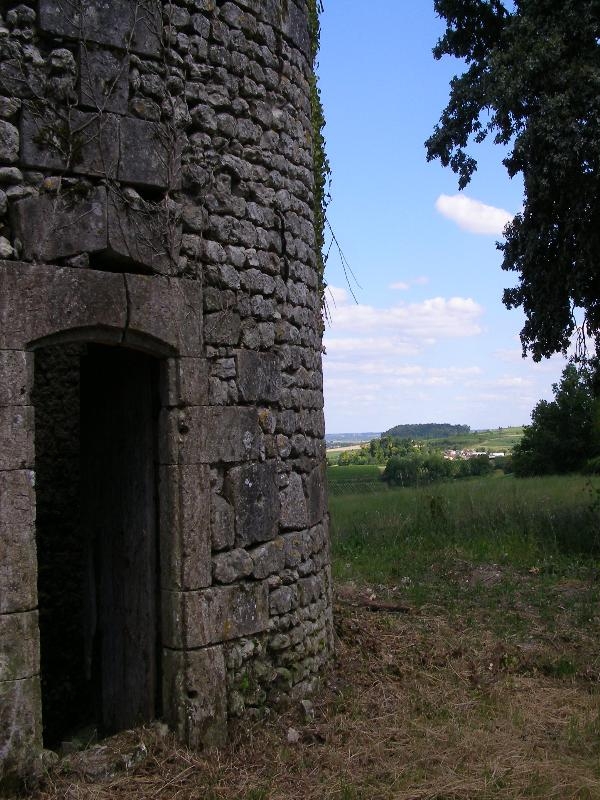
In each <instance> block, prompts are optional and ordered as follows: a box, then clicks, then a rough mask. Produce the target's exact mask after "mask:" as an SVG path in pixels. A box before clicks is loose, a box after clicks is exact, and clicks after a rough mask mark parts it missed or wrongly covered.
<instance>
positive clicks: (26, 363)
mask: <svg viewBox="0 0 600 800" xmlns="http://www.w3.org/2000/svg"><path fill="white" fill-rule="evenodd" d="M32 386H33V354H32V353H28V352H26V351H25V350H0V406H26V405H29V404H30V393H31V388H32Z"/></svg>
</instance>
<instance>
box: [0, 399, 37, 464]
mask: <svg viewBox="0 0 600 800" xmlns="http://www.w3.org/2000/svg"><path fill="white" fill-rule="evenodd" d="M33 426H34V421H33V407H32V406H2V407H0V470H22V469H31V468H32V467H33V462H34V449H33V448H34V444H33V441H34V440H33V434H34V429H33Z"/></svg>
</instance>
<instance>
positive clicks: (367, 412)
mask: <svg viewBox="0 0 600 800" xmlns="http://www.w3.org/2000/svg"><path fill="white" fill-rule="evenodd" d="M321 26H322V33H321V53H320V56H319V76H320V86H321V92H322V98H323V104H324V108H325V116H326V119H327V127H326V129H325V134H326V139H327V151H328V155H329V159H330V162H331V167H332V170H333V181H332V187H331V193H332V197H333V200H332V203H331V205H330V207H329V210H328V217H329V220H330V222H331V225H332V227H333V229H334V231H335V234H336V236H337V238H338V240H339V241H340V243H341V245H342V248H343V250H344V253H345V255H346V257H347V259H348V261H349V262H350V264H351V266H352V269H353V271H354V273H355V275H356V278H357V281H358V284H359V285H360V287H359V286H357V285H356V284H355V283H353V282H352V283H351V286H352V290H353V292H354V294H355V296H356V300H357V301H358V304H356V303H355V301H354V299H353V298H352V296H351V294H350V292H349V288H348V285H347V283H346V280H345V277H344V273H343V270H342V265H341V262H340V259H339V258H338V257H337V255H336V253H335V249H332V251H331V256H330V258H329V261H328V264H327V269H326V280H327V282H328V284H329V286H330V290H329V291H328V295H327V299H328V305H329V309H330V313H331V323H330V325H328V327H327V330H326V332H325V347H326V350H327V355H326V357H325V359H324V371H325V417H326V426H327V431H328V432H329V433H335V432H350V431H379V430H385V429H386V428H389V427H391V426H392V425H397V424H402V423H415V422H450V423H455V424H458V423H460V424H467V425H470V426H471V427H472V428H487V427H498V426H507V425H520V424H523V423H527V422H529V419H530V413H531V410H532V408H533V406H534V405H535V404H536V402H537V401H538V400H539V399H541V398H542V397H545V398H551V397H552V391H551V385H552V383H553V382H555V381H557V380H558V379H559V377H560V373H561V371H562V368H563V366H564V360H563V359H561V358H560V357H555V358H553V359H551V360H550V361H545V362H542V363H541V364H537V365H536V364H534V363H533V361H532V360H531V359H526V360H523V359H522V358H521V348H520V342H519V339H518V334H519V331H520V329H521V327H522V323H523V317H522V314H521V312H520V311H518V310H517V311H508V310H507V309H506V308H505V307H504V306H503V305H502V302H501V296H502V290H503V288H504V287H505V286H508V285H510V284H511V283H513V282H514V276H513V275H510V274H508V273H505V272H503V271H502V270H501V269H500V263H501V253H500V252H499V251H498V250H497V249H496V246H495V242H496V241H497V240H498V239H500V238H501V231H502V228H503V226H504V223H505V222H506V220H508V219H510V217H511V216H512V215H513V214H514V213H516V212H517V211H518V210H519V209H520V207H521V204H522V187H521V184H520V182H519V181H518V180H513V181H511V180H509V178H508V177H507V175H506V172H505V170H504V167H503V166H502V163H501V161H502V151H501V150H500V149H499V148H498V147H497V146H495V145H493V144H487V143H486V144H484V145H481V146H478V147H477V148H476V149H474V151H473V152H474V154H475V156H476V157H477V159H478V162H479V169H478V171H477V173H476V174H475V176H474V178H473V180H472V181H471V183H470V184H469V186H468V187H467V189H466V190H465V191H464V192H462V193H459V192H458V187H457V180H456V176H455V175H454V173H453V172H452V171H451V170H449V169H443V168H442V167H441V166H440V164H439V162H433V163H430V164H428V163H427V161H426V157H425V149H424V146H423V142H424V141H425V139H426V138H427V137H428V136H429V135H430V133H431V131H432V129H433V126H434V124H435V123H436V122H437V120H438V119H439V116H440V113H441V111H442V109H443V108H444V106H445V104H446V101H447V97H448V83H449V80H450V78H451V77H452V76H453V75H454V74H456V72H457V71H460V69H461V65H460V64H459V62H456V61H453V60H451V59H444V60H443V61H441V62H439V61H435V60H434V59H433V56H432V54H431V50H432V48H433V46H434V44H435V42H436V41H437V39H438V37H439V35H440V34H441V33H442V31H443V26H442V23H441V21H440V20H439V19H437V18H436V16H435V14H434V11H433V0H418V1H417V2H414V3H409V2H402V1H400V2H399V1H398V0H373V2H371V3H368V4H365V3H364V2H359V0H325V13H324V14H323V15H322V17H321Z"/></svg>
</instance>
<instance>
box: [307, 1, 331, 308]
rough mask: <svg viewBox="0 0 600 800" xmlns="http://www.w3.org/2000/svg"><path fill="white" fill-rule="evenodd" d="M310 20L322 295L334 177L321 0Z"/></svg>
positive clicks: (313, 7) (311, 7)
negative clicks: (323, 85) (321, 66)
mask: <svg viewBox="0 0 600 800" xmlns="http://www.w3.org/2000/svg"><path fill="white" fill-rule="evenodd" d="M308 10H309V24H310V35H311V42H312V59H313V70H312V73H311V84H310V102H311V113H312V133H313V173H314V217H315V236H316V251H317V271H318V274H319V289H320V292H321V299H323V293H324V291H325V278H324V271H325V260H324V257H323V249H324V245H325V221H326V211H327V205H328V203H329V192H328V190H327V186H328V183H329V182H330V179H331V168H330V166H329V159H328V158H327V152H326V149H325V137H324V135H323V129H324V127H325V116H324V114H323V104H322V102H321V91H320V89H319V80H318V77H317V71H316V70H317V66H318V64H317V55H318V53H319V43H320V32H321V26H320V22H319V14H320V12H322V11H323V3H322V2H321V0H309V3H308Z"/></svg>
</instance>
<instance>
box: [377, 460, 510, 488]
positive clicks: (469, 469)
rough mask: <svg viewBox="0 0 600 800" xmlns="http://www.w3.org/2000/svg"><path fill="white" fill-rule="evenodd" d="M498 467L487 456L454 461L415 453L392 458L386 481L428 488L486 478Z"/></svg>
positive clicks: (384, 473) (399, 484)
mask: <svg viewBox="0 0 600 800" xmlns="http://www.w3.org/2000/svg"><path fill="white" fill-rule="evenodd" d="M496 466H497V467H500V466H501V465H500V463H498V464H496V461H492V460H490V458H489V457H488V456H487V455H482V456H474V457H473V458H464V459H463V458H460V459H457V460H456V461H451V460H450V459H448V458H444V457H443V456H441V455H439V453H415V452H413V453H410V454H407V455H404V456H394V457H393V458H390V460H389V461H388V463H387V465H386V467H385V470H384V471H383V475H382V478H383V480H384V481H387V483H388V484H389V485H390V486H405V487H408V486H425V485H427V484H430V483H437V482H439V481H444V480H450V479H452V478H470V477H475V476H476V477H480V478H483V477H485V476H486V475H489V474H490V473H492V472H493V471H494V468H495V467H496ZM504 466H506V465H505V464H504Z"/></svg>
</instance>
